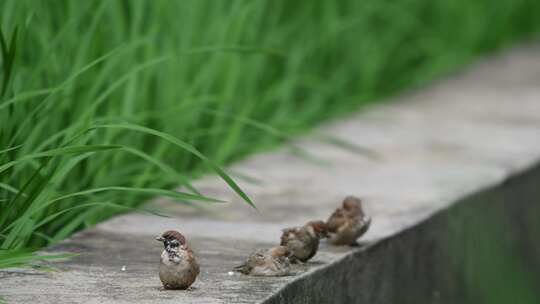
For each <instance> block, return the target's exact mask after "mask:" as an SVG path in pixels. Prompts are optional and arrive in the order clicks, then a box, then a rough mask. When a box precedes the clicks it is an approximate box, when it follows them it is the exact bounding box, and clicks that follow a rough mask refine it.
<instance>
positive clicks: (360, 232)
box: [357, 217, 371, 238]
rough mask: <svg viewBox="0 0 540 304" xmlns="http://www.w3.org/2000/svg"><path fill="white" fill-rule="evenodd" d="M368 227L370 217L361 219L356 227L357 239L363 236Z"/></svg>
mask: <svg viewBox="0 0 540 304" xmlns="http://www.w3.org/2000/svg"><path fill="white" fill-rule="evenodd" d="M370 225H371V217H368V218H364V219H362V220H361V221H360V222H359V225H358V232H357V237H358V238H359V237H361V236H362V235H364V234H365V233H366V232H367V231H368V229H369V226H370Z"/></svg>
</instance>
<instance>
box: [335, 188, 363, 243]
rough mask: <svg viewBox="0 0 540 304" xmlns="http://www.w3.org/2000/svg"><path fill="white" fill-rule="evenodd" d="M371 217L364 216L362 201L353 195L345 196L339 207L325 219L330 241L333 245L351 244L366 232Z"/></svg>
mask: <svg viewBox="0 0 540 304" xmlns="http://www.w3.org/2000/svg"><path fill="white" fill-rule="evenodd" d="M370 225H371V218H370V217H368V216H366V214H365V212H364V210H363V208H362V201H361V200H360V199H359V198H357V197H354V196H347V197H346V198H345V199H344V200H343V203H342V207H341V208H337V209H336V211H334V213H332V215H330V217H329V218H328V220H327V221H326V227H327V229H328V232H329V240H330V243H332V244H334V245H353V244H356V240H357V239H358V238H360V237H361V236H362V235H363V234H364V233H366V232H367V230H368V229H369V226H370Z"/></svg>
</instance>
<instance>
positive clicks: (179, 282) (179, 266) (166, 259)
mask: <svg viewBox="0 0 540 304" xmlns="http://www.w3.org/2000/svg"><path fill="white" fill-rule="evenodd" d="M156 240H157V241H160V242H163V246H164V250H163V252H162V253H161V260H160V263H159V279H160V280H161V283H162V284H163V287H164V288H165V289H187V288H188V287H189V286H191V284H193V282H195V279H196V278H197V276H198V275H199V272H200V269H199V264H198V263H197V261H196V260H195V256H194V255H193V251H191V249H189V247H188V245H187V243H186V238H185V237H184V236H183V235H182V234H181V233H180V232H178V231H174V230H169V231H166V232H164V233H163V234H162V235H161V236H158V237H157V238H156Z"/></svg>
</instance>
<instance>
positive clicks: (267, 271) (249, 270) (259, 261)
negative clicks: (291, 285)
mask: <svg viewBox="0 0 540 304" xmlns="http://www.w3.org/2000/svg"><path fill="white" fill-rule="evenodd" d="M290 254H291V252H290V250H289V248H287V247H285V246H277V247H273V248H270V249H268V250H258V251H256V252H255V253H253V254H252V255H250V256H249V258H248V260H247V261H246V263H245V264H242V265H240V266H236V267H235V268H234V270H235V271H238V272H240V273H243V274H248V275H252V276H266V277H274V276H285V275H288V274H289V272H290V264H289V256H290Z"/></svg>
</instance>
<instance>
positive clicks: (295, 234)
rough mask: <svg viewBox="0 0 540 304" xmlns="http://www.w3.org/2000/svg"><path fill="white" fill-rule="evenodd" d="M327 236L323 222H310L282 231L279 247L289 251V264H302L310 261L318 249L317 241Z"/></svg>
mask: <svg viewBox="0 0 540 304" xmlns="http://www.w3.org/2000/svg"><path fill="white" fill-rule="evenodd" d="M326 236H328V234H327V231H326V224H325V223H324V222H323V221H311V222H308V223H307V224H306V225H304V226H302V227H293V228H286V229H283V234H282V235H281V246H287V247H288V248H289V250H290V251H291V257H290V258H289V259H290V260H291V263H297V262H298V261H301V262H303V263H305V262H307V261H308V260H309V259H311V258H312V257H313V256H314V255H315V254H316V253H317V249H319V239H320V238H322V237H326Z"/></svg>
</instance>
